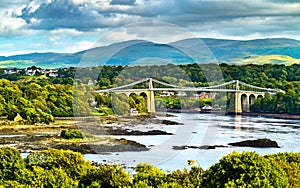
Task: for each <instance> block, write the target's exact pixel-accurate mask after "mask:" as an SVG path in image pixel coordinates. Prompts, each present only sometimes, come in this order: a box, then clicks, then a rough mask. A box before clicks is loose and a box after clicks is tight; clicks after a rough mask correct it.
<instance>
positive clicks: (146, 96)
mask: <svg viewBox="0 0 300 188" xmlns="http://www.w3.org/2000/svg"><path fill="white" fill-rule="evenodd" d="M140 96H142V97H144V99H145V100H147V98H148V95H147V94H146V93H145V92H141V93H140Z"/></svg>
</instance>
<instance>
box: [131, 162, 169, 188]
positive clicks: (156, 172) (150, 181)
mask: <svg viewBox="0 0 300 188" xmlns="http://www.w3.org/2000/svg"><path fill="white" fill-rule="evenodd" d="M135 171H136V174H135V175H134V176H133V183H134V184H136V185H139V186H137V187H140V186H141V185H148V186H150V187H157V186H159V185H162V184H164V182H165V180H166V177H167V174H166V173H165V172H164V171H162V170H160V169H158V168H157V167H155V166H153V165H151V164H149V163H140V164H138V165H137V166H136V167H135Z"/></svg>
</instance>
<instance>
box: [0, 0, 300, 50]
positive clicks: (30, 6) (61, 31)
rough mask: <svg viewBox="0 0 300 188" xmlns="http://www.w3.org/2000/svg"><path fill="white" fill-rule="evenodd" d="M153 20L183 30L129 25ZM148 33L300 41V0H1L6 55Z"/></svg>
mask: <svg viewBox="0 0 300 188" xmlns="http://www.w3.org/2000/svg"><path fill="white" fill-rule="evenodd" d="M153 21H155V22H163V23H167V24H173V26H174V28H175V30H176V28H179V29H178V32H171V31H170V28H168V29H166V30H163V29H161V30H160V31H159V32H158V31H157V28H158V26H157V24H156V25H155V26H153V25H151V24H141V25H138V27H134V29H132V30H130V29H128V28H129V27H128V26H127V25H128V24H133V25H134V24H136V23H143V22H146V23H148V22H153ZM124 26H125V27H124ZM171 30H172V31H173V29H171ZM184 30H185V31H186V32H189V33H191V35H186V34H185V32H183V31H184ZM143 35H147V37H148V39H151V37H153V38H156V40H158V41H159V39H158V38H160V39H161V41H162V42H170V41H172V40H178V39H182V38H185V37H191V36H196V37H202V38H207V37H209V38H224V39H239V40H248V39H255V38H273V37H285V38H293V39H298V40H300V0H252V1H246V0H239V1H238V0H15V1H11V0H1V1H0V56H1V55H4V56H8V55H13V54H24V53H32V52H49V51H50V52H76V51H80V50H84V49H87V48H90V47H92V46H94V45H95V44H96V43H97V44H98V45H99V44H102V45H107V44H109V43H112V42H116V41H121V40H125V39H135V38H141V37H142V36H143ZM166 35H168V37H166ZM108 36H109V37H108ZM166 38H168V40H167V41H163V39H166Z"/></svg>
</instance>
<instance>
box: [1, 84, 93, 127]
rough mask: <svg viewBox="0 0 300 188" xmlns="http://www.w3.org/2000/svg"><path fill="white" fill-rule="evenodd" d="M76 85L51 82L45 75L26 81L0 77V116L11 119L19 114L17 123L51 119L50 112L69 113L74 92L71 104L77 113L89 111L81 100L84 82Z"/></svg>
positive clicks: (83, 94) (66, 114)
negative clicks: (76, 108) (41, 77)
mask: <svg viewBox="0 0 300 188" xmlns="http://www.w3.org/2000/svg"><path fill="white" fill-rule="evenodd" d="M79 86H80V87H81V89H80V90H79V89H78V90H73V86H72V85H69V84H66V85H63V84H52V83H50V82H48V80H45V79H41V80H40V79H35V80H31V81H28V82H24V81H22V80H20V81H18V82H12V81H9V80H6V79H0V116H7V118H8V119H9V120H14V118H15V117H16V116H17V114H19V115H20V116H21V117H22V119H19V120H18V121H20V122H19V123H29V124H34V123H47V124H48V123H51V122H53V120H54V116H73V114H74V110H73V107H74V100H73V99H74V95H76V96H78V97H76V98H75V99H76V100H77V101H75V104H78V105H76V106H77V107H78V108H79V111H80V112H81V114H89V106H88V103H87V102H85V100H86V99H87V96H86V95H85V91H86V90H87V86H83V85H79ZM79 86H78V87H79ZM80 96H84V97H81V98H80ZM79 104H80V105H79Z"/></svg>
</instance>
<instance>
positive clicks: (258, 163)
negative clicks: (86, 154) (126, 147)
mask: <svg viewBox="0 0 300 188" xmlns="http://www.w3.org/2000/svg"><path fill="white" fill-rule="evenodd" d="M191 161H192V162H191ZM299 161H300V153H278V154H271V155H266V156H262V155H258V154H257V153H255V152H243V153H237V152H233V153H230V154H228V155H226V156H224V157H223V158H222V159H220V161H219V162H217V163H216V164H214V165H212V166H211V167H210V168H208V169H207V170H203V169H202V168H201V167H200V166H198V165H195V164H192V163H195V162H196V161H195V160H189V164H190V165H192V166H191V167H189V168H184V169H183V170H175V171H173V172H171V173H167V172H165V171H163V170H161V169H159V168H157V167H155V166H153V165H151V164H149V163H140V164H138V165H137V166H136V167H135V168H134V169H135V173H134V175H133V176H130V174H129V173H128V172H127V171H126V170H125V169H124V168H123V167H121V166H120V165H115V164H92V163H91V162H89V161H86V160H85V159H83V157H82V156H81V154H80V153H77V152H72V151H65V150H56V149H48V150H44V151H39V152H34V153H31V154H29V155H28V156H27V157H26V158H22V157H21V156H20V153H19V152H18V151H17V150H16V149H13V148H9V147H2V148H0V164H1V165H0V173H1V174H0V175H1V179H0V187H190V188H192V187H280V188H281V187H299V186H300V182H299V168H300V162H299Z"/></svg>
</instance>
